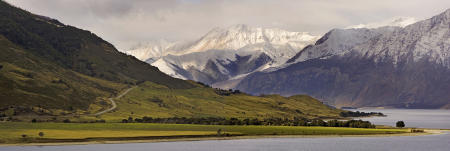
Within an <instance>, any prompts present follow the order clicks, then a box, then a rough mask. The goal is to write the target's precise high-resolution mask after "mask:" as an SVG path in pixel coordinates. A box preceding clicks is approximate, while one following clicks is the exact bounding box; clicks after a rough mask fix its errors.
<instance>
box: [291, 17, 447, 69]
mask: <svg viewBox="0 0 450 151" xmlns="http://www.w3.org/2000/svg"><path fill="white" fill-rule="evenodd" d="M449 12H450V10H447V11H445V12H444V13H442V14H440V15H437V16H435V17H433V18H430V19H427V20H424V21H420V22H416V23H414V24H411V25H409V26H406V27H403V28H402V27H393V26H385V27H379V28H372V29H368V28H350V29H333V30H331V31H330V32H328V33H327V34H325V35H324V36H323V37H322V38H321V39H319V40H318V41H317V42H316V44H315V45H311V46H308V47H306V48H305V49H303V50H302V51H300V52H299V53H298V54H296V55H295V56H294V57H293V58H291V59H290V60H289V61H288V63H290V64H292V63H296V62H302V61H306V60H309V59H316V58H323V59H325V58H327V57H330V56H335V55H339V56H343V55H346V54H349V53H352V54H359V55H361V56H364V57H373V58H374V59H375V60H374V61H375V62H379V61H382V60H386V59H389V60H392V61H393V62H394V63H396V62H398V61H399V60H401V59H406V58H408V57H411V58H412V60H411V61H418V60H420V59H421V58H425V57H427V58H428V60H429V61H433V62H436V63H439V64H443V65H445V66H448V67H450V61H449V55H450V50H449V49H450V48H449V45H450V38H449V37H450V32H449V27H450V25H449V21H448V19H449V17H448V16H449ZM285 66H286V65H285Z"/></svg>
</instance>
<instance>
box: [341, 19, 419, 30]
mask: <svg viewBox="0 0 450 151" xmlns="http://www.w3.org/2000/svg"><path fill="white" fill-rule="evenodd" d="M417 21H418V20H417V19H416V18H413V17H394V18H391V19H388V20H384V21H380V22H373V23H367V24H358V25H352V26H348V27H346V28H345V29H351V28H369V29H370V28H379V27H385V26H393V27H406V26H408V25H411V24H413V23H416V22H417Z"/></svg>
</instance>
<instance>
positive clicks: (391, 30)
mask: <svg viewBox="0 0 450 151" xmlns="http://www.w3.org/2000/svg"><path fill="white" fill-rule="evenodd" d="M449 35H450V34H449V10H446V11H445V12H443V13H441V14H439V15H436V16H434V17H432V18H430V19H427V20H422V21H417V20H415V19H414V18H406V17H401V18H396V19H390V20H388V21H384V22H381V23H371V24H360V25H355V26H349V27H347V28H345V29H332V30H331V31H329V32H327V33H326V34H324V35H323V36H322V37H320V38H319V36H312V35H310V34H308V33H305V32H287V31H284V30H280V29H265V28H256V27H249V26H246V25H236V26H232V27H230V28H227V29H220V28H217V29H213V30H212V31H210V32H209V33H207V34H206V35H205V36H203V37H202V38H200V39H199V40H196V41H194V42H181V43H175V44H174V43H170V44H168V43H164V44H159V45H155V44H150V45H147V47H137V48H136V49H132V50H129V51H127V53H128V54H132V55H135V56H137V57H138V58H140V59H141V60H146V62H148V63H150V64H152V65H154V66H156V67H158V68H159V69H160V70H161V71H163V72H165V73H167V74H169V75H171V76H173V77H177V78H182V79H191V80H195V81H200V82H203V83H206V84H210V85H212V86H213V87H219V88H224V89H229V88H232V89H239V90H242V91H244V92H248V93H251V94H254V95H259V94H282V95H285V96H290V95H295V94H307V95H311V96H313V97H316V98H319V99H321V100H323V101H325V102H327V103H329V104H332V105H335V106H337V107H343V106H349V107H350V106H351V107H395V108H449V107H450V96H449V95H448V93H447V91H448V90H450V81H449V78H448V77H450V74H449V64H450V61H449V60H450V59H449V55H450V50H449V43H450V42H449V41H450V39H449V37H450V36H449ZM149 48H151V49H149ZM155 52H158V53H155Z"/></svg>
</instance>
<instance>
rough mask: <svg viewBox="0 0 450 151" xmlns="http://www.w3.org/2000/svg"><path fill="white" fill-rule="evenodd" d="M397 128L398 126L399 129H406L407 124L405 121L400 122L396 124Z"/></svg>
mask: <svg viewBox="0 0 450 151" xmlns="http://www.w3.org/2000/svg"><path fill="white" fill-rule="evenodd" d="M395 126H397V127H399V128H402V127H405V122H403V121H398V122H397V123H395Z"/></svg>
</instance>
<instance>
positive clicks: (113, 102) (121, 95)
mask: <svg viewBox="0 0 450 151" xmlns="http://www.w3.org/2000/svg"><path fill="white" fill-rule="evenodd" d="M134 88H136V87H135V86H134V87H131V88H129V89H127V90H125V91H124V92H123V93H122V94H120V95H118V96H117V97H115V98H108V100H109V101H111V104H112V107H111V108H109V109H106V110H103V111H100V112H98V113H95V114H94V115H95V116H98V115H102V114H104V113H107V112H109V111H112V110H114V109H116V108H117V104H116V102H115V101H114V99H120V98H121V97H123V96H124V95H126V94H127V93H128V92H130V91H131V90H132V89H134Z"/></svg>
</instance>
